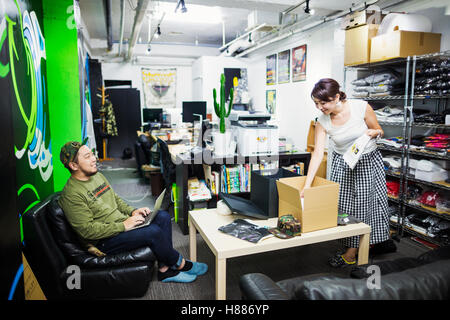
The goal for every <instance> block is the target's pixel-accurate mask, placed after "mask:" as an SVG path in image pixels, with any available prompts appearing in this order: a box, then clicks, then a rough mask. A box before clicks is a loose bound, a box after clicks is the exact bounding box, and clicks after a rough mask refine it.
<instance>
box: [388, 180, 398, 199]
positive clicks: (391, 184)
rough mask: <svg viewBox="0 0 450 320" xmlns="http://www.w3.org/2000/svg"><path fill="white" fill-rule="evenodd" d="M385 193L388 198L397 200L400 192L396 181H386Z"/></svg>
mask: <svg viewBox="0 0 450 320" xmlns="http://www.w3.org/2000/svg"><path fill="white" fill-rule="evenodd" d="M386 187H387V193H388V195H389V196H391V197H394V198H397V197H398V192H399V190H400V183H399V182H398V181H386Z"/></svg>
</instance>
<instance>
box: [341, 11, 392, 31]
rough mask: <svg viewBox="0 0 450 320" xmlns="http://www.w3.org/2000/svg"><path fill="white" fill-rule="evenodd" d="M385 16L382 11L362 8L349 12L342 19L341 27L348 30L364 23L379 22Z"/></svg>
mask: <svg viewBox="0 0 450 320" xmlns="http://www.w3.org/2000/svg"><path fill="white" fill-rule="evenodd" d="M385 16H386V12H384V11H375V10H362V11H355V12H352V13H349V14H348V15H346V16H345V17H344V18H343V19H342V23H341V29H342V30H348V29H351V28H356V27H360V26H362V25H366V24H376V25H378V24H380V23H381V20H383V18H384V17H385Z"/></svg>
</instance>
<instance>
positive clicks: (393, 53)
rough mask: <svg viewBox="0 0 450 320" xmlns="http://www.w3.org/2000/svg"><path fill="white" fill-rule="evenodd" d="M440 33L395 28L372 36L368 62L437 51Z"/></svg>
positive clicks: (439, 47) (439, 44)
mask: <svg viewBox="0 0 450 320" xmlns="http://www.w3.org/2000/svg"><path fill="white" fill-rule="evenodd" d="M440 50H441V34H440V33H431V32H414V31H402V30H396V31H392V32H389V33H386V34H382V35H379V36H376V37H373V38H372V44H371V49H370V62H379V61H384V60H389V59H395V58H406V57H408V56H413V55H422V54H427V53H434V52H439V51H440Z"/></svg>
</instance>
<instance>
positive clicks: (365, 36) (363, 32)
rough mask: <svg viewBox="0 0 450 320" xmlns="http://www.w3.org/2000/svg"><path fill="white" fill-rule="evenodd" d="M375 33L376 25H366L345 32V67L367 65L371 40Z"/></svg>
mask: <svg viewBox="0 0 450 320" xmlns="http://www.w3.org/2000/svg"><path fill="white" fill-rule="evenodd" d="M377 31H378V25H377V24H367V25H364V26H360V27H357V28H353V29H349V30H347V31H345V49H344V65H345V66H352V65H357V64H363V63H369V61H370V52H371V50H370V49H371V39H372V38H373V37H375V36H376V35H377Z"/></svg>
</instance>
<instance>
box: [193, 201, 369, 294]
mask: <svg viewBox="0 0 450 320" xmlns="http://www.w3.org/2000/svg"><path fill="white" fill-rule="evenodd" d="M216 210H217V209H204V210H194V211H189V250H190V259H191V260H192V261H197V238H196V231H198V232H199V233H200V235H201V236H202V238H203V239H204V240H205V242H206V243H207V244H208V246H209V248H210V249H211V251H212V252H213V253H214V255H215V257H216V299H217V300H225V299H226V275H227V269H226V264H227V259H228V258H234V257H240V256H245V255H250V254H255V253H261V252H267V251H274V250H280V249H287V248H292V247H298V246H303V245H307V244H313V243H319V242H324V241H330V240H336V239H342V238H347V237H352V236H361V237H360V241H359V243H360V246H359V251H358V265H361V264H367V263H368V261H369V239H370V226H368V225H367V224H364V223H357V224H349V225H346V226H337V227H335V228H329V229H324V230H318V231H313V232H308V233H303V234H302V235H301V236H299V237H294V238H291V239H279V238H276V237H271V238H268V239H265V240H262V241H260V242H259V243H257V244H254V243H251V242H249V241H246V240H241V239H238V238H235V237H233V236H230V235H228V234H226V233H223V232H221V231H219V230H218V228H219V227H221V226H224V225H227V224H229V223H231V222H233V220H234V219H237V218H243V219H248V217H244V216H240V215H235V214H233V215H228V216H223V215H221V214H219V213H217V211H216ZM251 220H252V222H253V223H254V224H257V225H260V226H268V227H275V226H276V224H277V220H278V219H277V218H271V219H268V220H257V219H251Z"/></svg>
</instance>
